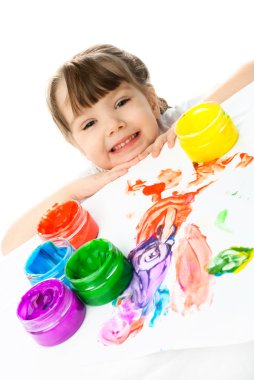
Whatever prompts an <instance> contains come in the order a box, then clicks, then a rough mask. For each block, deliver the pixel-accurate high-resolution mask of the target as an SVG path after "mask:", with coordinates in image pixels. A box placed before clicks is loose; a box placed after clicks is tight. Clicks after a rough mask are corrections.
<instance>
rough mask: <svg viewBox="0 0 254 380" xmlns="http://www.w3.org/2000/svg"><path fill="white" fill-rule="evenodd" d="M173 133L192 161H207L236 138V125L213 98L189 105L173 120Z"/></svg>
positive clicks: (219, 153)
mask: <svg viewBox="0 0 254 380" xmlns="http://www.w3.org/2000/svg"><path fill="white" fill-rule="evenodd" d="M176 134H177V137H178V140H179V143H180V145H181V147H182V148H183V149H184V151H185V152H186V153H187V155H188V156H189V157H190V159H191V160H192V161H193V162H208V161H211V160H214V159H216V158H219V157H221V156H223V155H224V154H225V153H227V152H228V151H229V150H230V149H231V148H232V147H233V146H234V145H235V143H236V141H237V139H238V131H237V128H236V126H235V125H234V123H233V121H232V120H231V118H230V116H229V115H228V114H227V113H226V112H225V111H224V110H223V108H222V107H221V106H220V104H218V103H216V102H206V103H201V104H198V105H197V106H194V107H192V108H190V109H189V110H188V111H187V112H185V113H184V114H183V115H182V116H181V117H180V118H179V120H178V121H177V123H176Z"/></svg>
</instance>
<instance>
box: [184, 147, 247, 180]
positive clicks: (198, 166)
mask: <svg viewBox="0 0 254 380" xmlns="http://www.w3.org/2000/svg"><path fill="white" fill-rule="evenodd" d="M236 156H239V157H240V160H241V161H240V162H239V163H238V164H237V165H236V168H244V167H246V166H248V165H249V164H250V163H251V162H252V161H253V159H254V157H252V156H249V155H248V154H247V153H236V154H234V155H233V156H230V157H228V158H225V159H221V158H219V159H216V160H212V161H209V162H204V163H196V162H195V163H194V164H193V168H194V171H195V174H196V179H195V180H194V181H192V182H190V183H189V186H193V185H199V184H200V183H202V182H203V181H204V180H206V179H207V177H208V176H209V175H214V173H215V172H219V171H222V170H224V169H225V168H226V166H227V165H228V164H229V163H230V162H231V161H232V160H233V159H234V158H235V157H236Z"/></svg>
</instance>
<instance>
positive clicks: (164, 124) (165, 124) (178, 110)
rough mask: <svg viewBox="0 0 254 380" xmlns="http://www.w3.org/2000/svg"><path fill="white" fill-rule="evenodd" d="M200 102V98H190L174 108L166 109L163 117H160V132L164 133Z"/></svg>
mask: <svg viewBox="0 0 254 380" xmlns="http://www.w3.org/2000/svg"><path fill="white" fill-rule="evenodd" d="M201 100H202V97H201V96H198V97H196V98H192V99H189V100H187V101H186V102H183V103H181V104H179V105H176V106H175V107H172V108H168V109H167V110H166V111H165V112H164V114H163V115H161V117H160V129H161V131H162V132H166V131H167V130H168V129H169V128H170V127H171V126H172V124H173V123H174V122H175V121H176V120H177V119H179V117H180V116H182V115H183V114H184V112H186V111H187V110H188V109H189V108H191V107H193V106H195V105H196V104H198V103H200V102H201Z"/></svg>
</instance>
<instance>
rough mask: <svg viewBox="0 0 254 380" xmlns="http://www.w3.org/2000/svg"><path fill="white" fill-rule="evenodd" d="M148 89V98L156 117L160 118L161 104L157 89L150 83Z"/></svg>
mask: <svg viewBox="0 0 254 380" xmlns="http://www.w3.org/2000/svg"><path fill="white" fill-rule="evenodd" d="M146 91H147V95H146V97H147V100H148V102H149V104H150V106H151V108H152V111H153V114H154V116H155V118H156V119H159V117H160V106H159V99H158V96H157V95H156V92H155V89H154V87H153V86H152V85H150V84H149V86H148V87H147V89H146Z"/></svg>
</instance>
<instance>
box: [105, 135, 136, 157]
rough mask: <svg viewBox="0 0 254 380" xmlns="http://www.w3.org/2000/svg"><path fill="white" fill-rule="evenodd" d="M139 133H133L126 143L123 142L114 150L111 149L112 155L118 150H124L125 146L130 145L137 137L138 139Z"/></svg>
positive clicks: (114, 147)
mask: <svg viewBox="0 0 254 380" xmlns="http://www.w3.org/2000/svg"><path fill="white" fill-rule="evenodd" d="M138 135H139V132H136V133H133V135H131V136H130V137H128V139H126V140H125V141H123V142H121V143H120V144H118V145H115V146H113V148H111V149H110V152H111V153H114V152H117V151H118V150H120V149H122V148H123V147H124V146H125V145H127V144H129V143H130V142H131V141H132V140H134V139H135V138H136V137H138Z"/></svg>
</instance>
